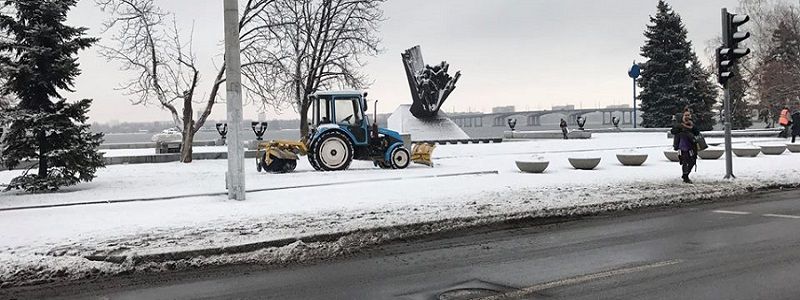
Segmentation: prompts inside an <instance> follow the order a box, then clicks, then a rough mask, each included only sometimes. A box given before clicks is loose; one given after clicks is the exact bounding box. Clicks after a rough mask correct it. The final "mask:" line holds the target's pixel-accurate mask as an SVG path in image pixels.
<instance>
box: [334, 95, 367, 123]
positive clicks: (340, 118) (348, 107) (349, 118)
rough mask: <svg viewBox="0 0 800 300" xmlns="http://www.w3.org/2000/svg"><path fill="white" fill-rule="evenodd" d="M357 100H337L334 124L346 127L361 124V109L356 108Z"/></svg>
mask: <svg viewBox="0 0 800 300" xmlns="http://www.w3.org/2000/svg"><path fill="white" fill-rule="evenodd" d="M359 101H360V99H359V98H337V99H336V100H335V101H334V103H335V104H334V105H336V123H337V124H340V125H347V126H357V125H360V124H361V120H362V116H361V109H360V108H359V106H358V102H359Z"/></svg>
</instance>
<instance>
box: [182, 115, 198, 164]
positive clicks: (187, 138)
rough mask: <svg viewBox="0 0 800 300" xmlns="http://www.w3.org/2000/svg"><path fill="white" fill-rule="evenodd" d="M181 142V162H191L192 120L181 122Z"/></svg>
mask: <svg viewBox="0 0 800 300" xmlns="http://www.w3.org/2000/svg"><path fill="white" fill-rule="evenodd" d="M183 124H184V125H183V132H182V133H183V140H182V142H181V162H182V163H190V162H192V144H193V143H194V133H195V132H194V120H189V121H185V122H183Z"/></svg>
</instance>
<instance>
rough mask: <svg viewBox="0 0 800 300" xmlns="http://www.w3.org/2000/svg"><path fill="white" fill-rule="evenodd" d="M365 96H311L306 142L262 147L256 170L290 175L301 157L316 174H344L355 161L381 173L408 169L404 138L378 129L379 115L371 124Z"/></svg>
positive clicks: (408, 156)
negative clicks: (364, 161) (342, 171)
mask: <svg viewBox="0 0 800 300" xmlns="http://www.w3.org/2000/svg"><path fill="white" fill-rule="evenodd" d="M366 96H367V94H366V93H363V94H362V93H360V92H357V91H342V92H318V93H314V94H312V95H309V100H311V108H310V109H309V117H308V122H309V134H308V136H307V137H305V138H304V139H303V141H300V142H294V141H270V142H265V143H261V144H260V145H259V147H258V150H259V152H258V154H257V155H256V157H257V158H256V159H257V165H256V166H257V168H258V170H259V171H261V170H266V171H269V172H279V173H284V172H291V171H293V170H294V168H295V167H296V166H297V160H298V159H299V157H298V156H299V155H308V161H309V162H310V163H311V166H313V167H314V169H316V170H318V171H341V170H346V169H347V168H348V167H349V166H350V163H351V162H352V161H353V160H354V159H356V160H368V161H372V162H373V163H374V165H375V166H378V167H381V168H384V169H404V168H406V167H408V165H409V164H410V163H411V158H412V157H411V153H409V151H408V149H406V147H405V145H404V143H403V138H402V137H401V136H400V134H398V133H397V132H395V131H392V130H388V129H385V128H378V126H377V123H376V120H375V118H377V109H376V110H375V115H374V116H373V119H372V120H370V118H369V115H368V114H367V113H366V112H367V107H368V105H367V99H366ZM376 104H377V101H376ZM370 121H371V122H370Z"/></svg>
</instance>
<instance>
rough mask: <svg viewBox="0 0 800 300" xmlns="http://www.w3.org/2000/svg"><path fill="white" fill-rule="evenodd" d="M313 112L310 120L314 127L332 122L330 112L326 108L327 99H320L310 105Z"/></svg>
mask: <svg viewBox="0 0 800 300" xmlns="http://www.w3.org/2000/svg"><path fill="white" fill-rule="evenodd" d="M311 108H312V110H313V115H312V117H313V118H312V120H313V122H314V124H315V125H322V124H329V123H331V122H332V121H331V120H332V119H333V118H332V117H331V110H330V108H329V107H328V99H327V98H325V97H320V98H319V99H317V100H316V101H314V103H312V104H311Z"/></svg>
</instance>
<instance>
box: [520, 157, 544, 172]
mask: <svg viewBox="0 0 800 300" xmlns="http://www.w3.org/2000/svg"><path fill="white" fill-rule="evenodd" d="M548 166H550V162H549V161H519V160H518V161H517V168H519V170H520V171H522V172H525V173H537V174H538V173H543V172H544V171H545V170H547V167H548Z"/></svg>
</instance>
